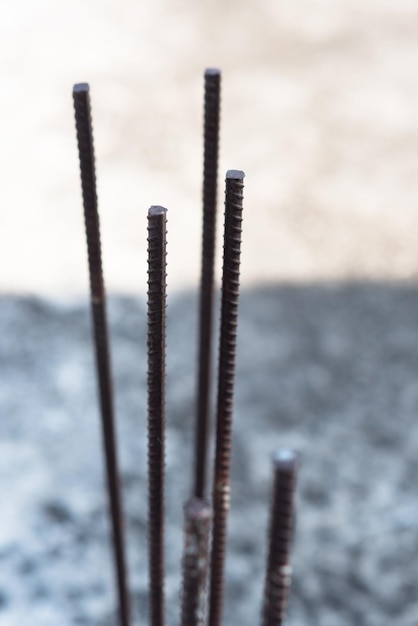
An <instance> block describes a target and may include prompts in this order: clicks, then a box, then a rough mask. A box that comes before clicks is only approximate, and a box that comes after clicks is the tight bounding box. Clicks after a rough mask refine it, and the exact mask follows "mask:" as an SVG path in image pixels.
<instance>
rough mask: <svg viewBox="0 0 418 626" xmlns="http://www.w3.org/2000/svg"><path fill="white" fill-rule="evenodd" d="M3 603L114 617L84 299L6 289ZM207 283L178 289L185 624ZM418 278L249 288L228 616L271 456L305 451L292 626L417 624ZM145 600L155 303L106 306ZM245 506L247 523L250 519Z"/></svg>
mask: <svg viewBox="0 0 418 626" xmlns="http://www.w3.org/2000/svg"><path fill="white" fill-rule="evenodd" d="M0 304H1V306H0V324H1V328H2V335H1V341H0V371H1V376H0V381H1V382H0V400H1V406H2V420H1V422H0V440H1V444H0V448H1V454H0V458H1V472H0V481H1V491H2V493H3V494H6V493H7V506H6V507H4V510H3V514H2V522H1V543H0V560H1V568H0V571H1V574H0V598H1V604H0V616H1V621H2V623H4V624H8V625H10V626H14V625H17V624H22V623H28V615H30V623H31V624H32V625H33V626H38V625H39V626H49V625H52V624H57V623H59V624H62V625H63V626H66V625H67V624H68V625H70V624H85V625H86V626H87V625H90V624H91V625H92V626H93V624H94V625H96V626H98V625H107V624H109V625H110V624H113V623H114V621H113V617H112V610H113V606H114V592H113V585H112V572H111V562H110V554H109V549H108V525H107V520H106V497H105V493H104V488H103V468H102V457H101V450H100V433H99V418H98V414H97V406H96V389H95V379H94V373H93V363H92V350H91V346H90V335H89V332H90V331H89V311H88V306H87V303H86V302H84V301H80V300H78V301H72V302H67V303H62V302H61V303H58V301H57V300H54V301H52V300H50V301H47V300H40V299H38V300H36V299H24V298H12V297H3V298H2V299H1V300H0ZM195 305H196V298H195V295H194V294H192V293H187V292H184V293H177V294H175V295H173V296H172V297H171V298H170V300H169V325H168V329H169V336H168V355H169V356H168V371H167V392H168V416H167V422H168V432H167V474H168V486H167V519H168V527H167V561H168V576H167V595H168V613H169V623H170V624H175V623H177V621H178V604H179V603H178V595H179V581H180V578H179V576H180V558H181V524H182V519H181V518H182V503H183V502H184V500H185V499H186V498H187V497H188V495H189V489H190V483H191V459H190V456H191V447H192V436H191V432H192V420H193V412H194V383H195V381H194V378H195V376H194V371H193V364H194V358H195V353H194V348H193V346H192V343H191V342H190V330H191V328H194V326H195V317H194V310H195ZM417 306H418V290H417V289H416V287H415V286H414V285H411V284H408V283H405V284H401V283H372V282H370V283H355V282H353V283H350V284H343V285H341V284H334V283H330V284H320V285H319V284H317V285H315V284H310V285H306V286H292V285H288V286H281V287H278V286H266V287H260V288H257V289H255V290H251V289H248V290H244V292H243V295H242V301H241V319H240V326H239V337H240V341H239V352H238V367H237V389H236V416H235V436H234V459H233V484H232V515H231V520H230V544H229V553H228V575H227V577H228V583H227V594H228V600H227V607H226V623H228V624H230V625H231V626H233V625H234V624H236V625H238V624H241V625H247V624H248V625H250V624H253V623H254V620H257V619H258V615H259V608H260V597H261V587H262V579H263V564H264V559H265V547H266V542H265V536H266V524H267V507H268V499H269V489H270V479H271V475H270V470H271V467H270V454H271V452H272V451H273V450H274V449H275V448H276V447H279V446H283V445H285V446H292V447H294V448H296V449H297V450H299V451H300V453H301V455H302V459H303V462H302V467H301V471H300V483H299V490H298V524H297V538H296V547H295V581H294V592H293V599H292V609H291V620H290V623H292V624H294V625H295V626H299V625H300V626H308V625H312V626H313V625H315V624H321V626H323V625H328V624H330V625H331V624H333V625H339V624H341V625H343V624H345V625H346V624H356V625H358V624H362V625H365V626H366V625H367V626H374V625H376V626H377V625H379V626H381V625H382V624H389V623H392V622H393V620H396V623H397V624H399V625H401V626H412V625H413V624H415V623H416V615H417V607H416V580H415V579H416V576H415V573H416V566H417V564H416V553H417V542H418V495H417V490H416V475H417V471H418V466H417V455H416V450H417V448H418V432H417V428H416V414H417V409H418V385H417V382H416V371H417V368H418V350H417V346H418V326H417V324H416V310H417ZM110 319H111V325H112V340H113V354H114V368H115V382H116V397H117V413H118V428H119V436H120V460H121V466H122V472H123V484H124V490H125V499H126V509H127V518H128V523H127V528H128V533H129V546H130V547H129V558H130V568H131V573H132V577H131V583H132V589H133V593H134V596H135V607H136V611H137V614H138V615H140V616H141V617H142V619H141V620H140V621H141V622H143V619H144V616H145V614H146V605H147V593H146V584H147V583H146V581H147V567H146V546H145V534H146V529H145V525H146V391H145V376H146V363H145V303H144V302H143V301H142V300H141V299H132V298H112V300H111V306H110ZM243 520H245V523H243Z"/></svg>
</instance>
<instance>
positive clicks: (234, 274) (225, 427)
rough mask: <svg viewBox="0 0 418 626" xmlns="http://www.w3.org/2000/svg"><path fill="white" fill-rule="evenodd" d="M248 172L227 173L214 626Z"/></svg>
mask: <svg viewBox="0 0 418 626" xmlns="http://www.w3.org/2000/svg"><path fill="white" fill-rule="evenodd" d="M243 187H244V173H243V172H241V171H238V170H229V171H228V172H227V174H226V190H225V229H224V256H223V276H222V298H221V334H220V347H219V369H218V396H217V422H216V448H215V467H214V478H213V514H214V519H213V531H212V549H211V566H210V567H211V572H210V594H209V626H220V623H221V618H222V609H223V596H224V569H225V553H226V539H227V521H228V511H229V482H230V480H229V476H230V466H231V448H232V417H233V401H234V380H235V355H236V339H237V323H238V299H239V269H240V258H241V222H242V203H243Z"/></svg>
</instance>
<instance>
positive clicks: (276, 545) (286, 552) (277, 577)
mask: <svg viewBox="0 0 418 626" xmlns="http://www.w3.org/2000/svg"><path fill="white" fill-rule="evenodd" d="M273 466H274V484H273V494H272V501H271V512H270V528H269V551H268V557H267V568H266V579H265V587H264V605H263V619H262V624H263V626H283V624H284V623H285V620H286V614H287V607H288V601H289V594H290V585H291V578H292V566H291V547H292V541H293V533H294V493H295V487H296V478H297V467H298V457H297V454H296V453H295V452H294V451H293V450H289V449H285V448H283V449H281V450H278V451H277V452H276V454H275V455H274V457H273Z"/></svg>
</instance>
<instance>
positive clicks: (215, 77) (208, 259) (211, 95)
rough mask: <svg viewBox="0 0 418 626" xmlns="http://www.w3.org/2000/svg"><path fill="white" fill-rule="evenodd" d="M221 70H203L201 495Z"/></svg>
mask: <svg viewBox="0 0 418 626" xmlns="http://www.w3.org/2000/svg"><path fill="white" fill-rule="evenodd" d="M220 90H221V72H220V71H219V70H217V69H207V70H206V71H205V110H204V130H203V144H204V148H203V230H202V269H201V282H200V312H199V354H198V381H197V423H196V444H195V479H194V480H195V483H194V495H195V496H196V497H197V498H204V497H205V496H206V490H207V459H208V447H209V441H210V439H209V412H210V389H211V369H212V336H213V333H212V327H213V284H214V259H215V243H216V239H215V234H216V204H217V191H218V152H219V120H220Z"/></svg>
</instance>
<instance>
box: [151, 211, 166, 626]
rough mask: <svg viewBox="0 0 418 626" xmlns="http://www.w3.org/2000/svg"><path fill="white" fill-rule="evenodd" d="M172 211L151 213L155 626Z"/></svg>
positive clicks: (160, 622) (154, 620)
mask: <svg viewBox="0 0 418 626" xmlns="http://www.w3.org/2000/svg"><path fill="white" fill-rule="evenodd" d="M166 213H167V211H166V209H165V208H164V207H160V206H152V207H151V208H150V209H149V211H148V340H147V346H148V379H147V381H148V382H147V384H148V507H149V510H148V538H149V584H150V598H149V607H150V608H149V610H150V613H149V616H150V626H164V482H165V481H164V472H165V466H164V464H165V360H166V357H165V351H166V232H167V215H166Z"/></svg>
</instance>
